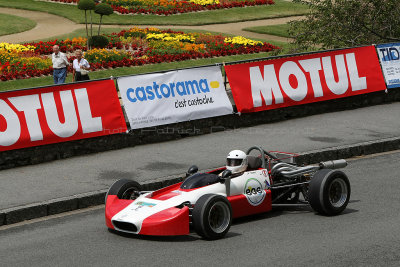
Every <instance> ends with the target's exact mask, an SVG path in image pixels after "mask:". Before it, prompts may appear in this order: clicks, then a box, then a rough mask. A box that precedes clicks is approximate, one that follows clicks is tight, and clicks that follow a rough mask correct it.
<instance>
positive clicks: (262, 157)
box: [246, 146, 281, 169]
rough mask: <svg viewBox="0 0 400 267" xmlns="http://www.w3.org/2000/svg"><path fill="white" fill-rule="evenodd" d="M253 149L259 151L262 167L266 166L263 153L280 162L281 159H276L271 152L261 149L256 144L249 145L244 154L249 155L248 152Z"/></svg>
mask: <svg viewBox="0 0 400 267" xmlns="http://www.w3.org/2000/svg"><path fill="white" fill-rule="evenodd" d="M253 150H257V151H258V152H260V156H261V161H262V167H263V168H264V169H265V168H266V162H265V155H267V156H268V157H270V158H272V159H274V160H276V161H278V162H280V161H281V160H280V159H278V158H277V157H276V156H275V155H272V154H271V153H269V152H268V151H265V150H264V149H262V148H261V147H258V146H252V147H250V148H249V149H248V150H247V152H246V155H250V152H251V151H253Z"/></svg>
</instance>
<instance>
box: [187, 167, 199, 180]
mask: <svg viewBox="0 0 400 267" xmlns="http://www.w3.org/2000/svg"><path fill="white" fill-rule="evenodd" d="M198 171H199V167H197V166H196V165H192V166H191V167H190V168H189V169H188V171H187V172H186V177H189V176H190V175H193V174H195V173H196V172H198Z"/></svg>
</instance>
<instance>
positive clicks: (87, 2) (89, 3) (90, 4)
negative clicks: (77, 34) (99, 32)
mask: <svg viewBox="0 0 400 267" xmlns="http://www.w3.org/2000/svg"><path fill="white" fill-rule="evenodd" d="M78 8H79V9H80V10H84V11H85V25H86V37H87V39H88V48H89V39H90V38H89V31H88V22H87V11H88V10H89V12H90V36H93V22H92V10H94V9H95V8H96V3H95V2H94V1H93V0H80V1H79V2H78Z"/></svg>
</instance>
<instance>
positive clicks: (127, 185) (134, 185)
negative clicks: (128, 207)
mask: <svg viewBox="0 0 400 267" xmlns="http://www.w3.org/2000/svg"><path fill="white" fill-rule="evenodd" d="M140 190H141V186H140V184H139V183H138V182H135V181H132V180H128V179H121V180H118V181H116V182H115V183H114V184H113V185H112V186H111V187H110V189H109V190H108V193H107V196H108V195H116V196H117V197H118V198H119V199H130V200H134V199H136V198H137V197H138V196H139V192H140ZM107 196H106V199H107Z"/></svg>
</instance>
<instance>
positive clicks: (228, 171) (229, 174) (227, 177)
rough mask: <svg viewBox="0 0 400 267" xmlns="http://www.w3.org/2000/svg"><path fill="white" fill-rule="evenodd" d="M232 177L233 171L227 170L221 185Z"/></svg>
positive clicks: (222, 176) (223, 173) (223, 174)
mask: <svg viewBox="0 0 400 267" xmlns="http://www.w3.org/2000/svg"><path fill="white" fill-rule="evenodd" d="M231 176H232V171H231V170H225V171H223V172H222V175H221V183H225V181H226V180H227V179H229V178H230V177H231Z"/></svg>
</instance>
